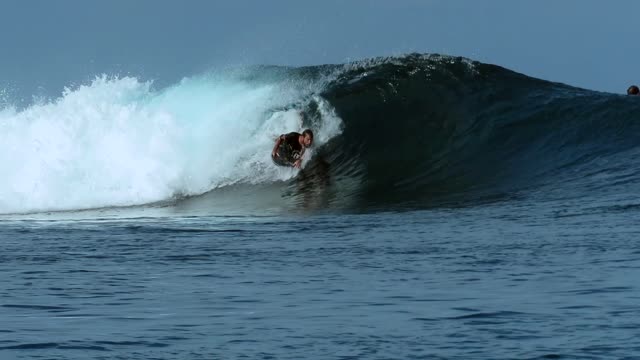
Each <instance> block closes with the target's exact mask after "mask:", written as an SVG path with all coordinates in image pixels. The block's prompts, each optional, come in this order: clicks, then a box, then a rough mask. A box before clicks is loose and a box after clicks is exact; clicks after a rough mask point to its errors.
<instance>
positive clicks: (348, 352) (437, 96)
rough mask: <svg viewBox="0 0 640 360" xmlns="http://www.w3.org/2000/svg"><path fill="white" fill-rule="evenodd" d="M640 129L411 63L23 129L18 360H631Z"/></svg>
mask: <svg viewBox="0 0 640 360" xmlns="http://www.w3.org/2000/svg"><path fill="white" fill-rule="evenodd" d="M638 114H640V100H638V99H636V98H631V97H626V96H619V95H613V94H606V93H599V92H593V91H588V90H584V89H577V88H573V87H570V86H566V85H563V84H558V83H552V82H546V81H542V80H538V79H533V78H529V77H527V76H525V75H522V74H517V73H514V72H511V71H509V70H507V69H503V68H500V67H498V66H494V65H488V64H482V63H478V62H473V61H471V60H467V59H462V58H451V57H446V56H439V55H417V54H413V55H407V56H403V57H397V58H381V59H371V60H366V61H360V62H356V63H350V64H343V65H331V66H321V67H308V68H281V67H258V68H250V69H246V68H245V69H238V70H237V71H234V72H227V73H224V74H220V73H213V74H206V75H201V76H195V77H192V78H188V79H185V80H183V81H182V82H180V83H179V84H175V85H174V86H171V87H168V88H164V89H155V88H154V86H153V84H151V83H145V82H141V81H139V80H137V79H135V78H109V77H98V78H96V79H95V80H94V81H93V82H92V83H89V84H87V85H84V86H80V87H77V88H73V89H68V90H67V91H65V93H64V94H63V95H62V96H61V97H60V98H58V99H50V100H42V101H39V102H35V103H33V104H31V105H29V106H27V107H24V108H16V107H11V106H5V107H4V108H3V109H2V110H0V128H1V129H2V132H0V154H1V155H0V164H2V166H3V169H4V170H5V176H3V177H2V178H1V180H0V189H2V190H0V213H1V214H2V215H0V250H1V251H0V282H1V283H2V287H0V359H241V358H245V359H303V358H304V359H634V358H637V357H638V356H640V341H639V340H638V338H639V337H638V334H639V333H640V326H638V323H639V321H640V316H639V315H638V314H640V305H639V304H640V291H639V288H638V284H639V282H638V278H639V276H640V245H639V243H638V241H637V239H638V234H639V233H640V226H639V225H638V222H637V221H636V219H637V218H638V215H639V210H640V198H639V197H638V195H637V194H638V193H639V190H640V167H639V166H638V165H637V164H638V159H639V157H640V148H639V147H638V146H637V144H638V141H637V137H638V134H639V131H638V130H640V128H639V125H638V124H639V122H640V115H638ZM305 127H311V128H313V129H314V130H315V132H316V144H315V146H314V148H313V150H312V152H311V156H310V157H309V159H307V160H306V161H305V165H304V168H303V169H302V170H300V171H297V170H293V169H282V168H277V167H275V166H274V165H273V164H272V163H271V162H270V161H271V160H270V159H269V154H270V150H271V146H272V144H273V140H274V139H275V136H277V135H279V134H280V133H283V132H287V131H293V130H300V129H302V128H305Z"/></svg>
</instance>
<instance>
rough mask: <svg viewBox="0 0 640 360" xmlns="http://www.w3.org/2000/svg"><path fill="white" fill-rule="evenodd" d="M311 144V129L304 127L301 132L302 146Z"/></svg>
mask: <svg viewBox="0 0 640 360" xmlns="http://www.w3.org/2000/svg"><path fill="white" fill-rule="evenodd" d="M312 144H313V131H311V130H309V129H306V130H305V131H303V132H302V145H304V147H307V148H308V147H311V145H312Z"/></svg>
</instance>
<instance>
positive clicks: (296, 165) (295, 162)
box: [291, 148, 305, 169]
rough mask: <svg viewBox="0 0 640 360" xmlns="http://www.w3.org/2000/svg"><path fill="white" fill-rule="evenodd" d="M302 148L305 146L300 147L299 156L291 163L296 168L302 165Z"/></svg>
mask: <svg viewBox="0 0 640 360" xmlns="http://www.w3.org/2000/svg"><path fill="white" fill-rule="evenodd" d="M304 150H305V148H302V151H301V152H300V157H299V158H298V159H297V160H296V161H294V162H293V164H291V166H293V167H294V168H298V169H300V167H301V166H302V156H303V155H304Z"/></svg>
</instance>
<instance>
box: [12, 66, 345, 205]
mask: <svg viewBox="0 0 640 360" xmlns="http://www.w3.org/2000/svg"><path fill="white" fill-rule="evenodd" d="M313 91H314V89H313V86H312V85H310V84H301V83H297V85H295V86H294V85H292V84H291V81H289V82H287V83H285V82H284V81H283V82H280V83H279V82H271V83H261V84H252V83H249V82H246V81H241V80H233V79H220V78H219V79H214V78H211V77H198V78H192V79H185V80H183V81H182V82H180V83H179V84H177V85H175V86H173V87H170V88H168V89H166V90H163V91H160V92H158V91H154V90H153V89H152V86H151V84H150V83H144V82H140V81H138V80H137V79H135V78H121V79H109V78H107V77H104V76H103V77H99V78H96V79H95V80H94V81H93V82H92V83H91V84H89V85H86V86H81V87H79V88H77V89H74V90H65V92H64V93H63V96H62V97H61V98H59V99H57V100H55V101H53V102H50V103H44V104H36V105H32V106H30V107H28V108H26V109H24V110H21V111H17V110H15V109H13V108H10V107H5V108H4V109H2V110H0V166H1V167H2V171H3V176H1V177H0V213H14V212H31V211H46V210H73V209H86V208H97V207H108V206H128V205H137V204H145V203H151V202H156V201H161V200H166V199H170V198H172V197H173V196H175V195H196V194H201V193H204V192H207V191H209V190H211V189H213V188H216V187H220V186H225V185H228V184H233V183H238V182H251V183H258V182H268V181H276V180H284V179H287V178H290V177H292V176H294V175H295V172H296V171H295V170H292V169H282V168H279V167H276V166H274V165H273V164H272V162H271V159H270V153H271V149H272V147H273V142H274V140H275V138H276V137H277V136H278V135H279V134H281V133H286V132H289V131H299V130H301V125H302V124H301V121H300V118H299V115H298V112H297V111H295V110H289V111H275V110H274V109H282V108H284V107H285V106H288V105H291V104H294V103H296V102H299V101H300V100H301V99H303V98H305V97H308V96H309V95H310V94H311V93H312V92H313ZM317 100H318V101H320V104H321V113H322V115H323V116H322V119H321V121H320V123H319V124H317V125H318V128H317V129H314V130H315V132H316V144H317V145H321V144H322V143H323V142H324V141H326V140H328V139H330V138H331V137H333V136H335V135H337V134H338V133H339V131H340V119H339V118H338V117H337V116H335V114H333V113H332V111H331V109H330V107H329V106H328V105H327V104H326V103H323V102H322V100H321V99H317Z"/></svg>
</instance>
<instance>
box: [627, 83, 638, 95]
mask: <svg viewBox="0 0 640 360" xmlns="http://www.w3.org/2000/svg"><path fill="white" fill-rule="evenodd" d="M627 95H640V89H638V87H637V86H635V85H631V86H629V88H628V89H627Z"/></svg>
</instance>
